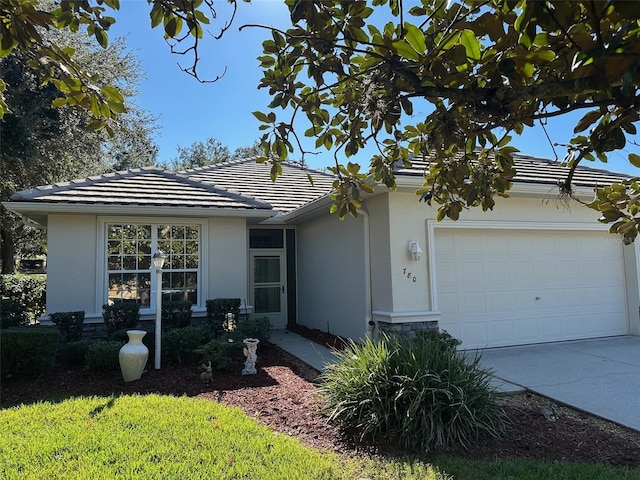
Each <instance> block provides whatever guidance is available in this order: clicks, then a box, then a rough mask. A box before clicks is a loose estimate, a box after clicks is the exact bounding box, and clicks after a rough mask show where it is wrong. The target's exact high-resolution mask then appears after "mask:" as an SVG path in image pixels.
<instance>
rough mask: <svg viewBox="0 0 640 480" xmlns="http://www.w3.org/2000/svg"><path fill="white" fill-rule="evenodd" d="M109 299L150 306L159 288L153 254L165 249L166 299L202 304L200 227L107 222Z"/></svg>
mask: <svg viewBox="0 0 640 480" xmlns="http://www.w3.org/2000/svg"><path fill="white" fill-rule="evenodd" d="M106 234H107V285H108V287H107V301H108V303H109V304H112V303H114V302H118V301H127V302H136V303H138V304H139V305H140V307H141V308H149V307H150V305H151V294H152V292H154V291H155V290H156V285H155V283H156V276H155V275H154V271H153V262H152V259H151V257H152V255H153V253H154V252H156V251H157V250H158V249H159V250H162V251H163V252H164V253H165V255H167V259H166V261H165V264H164V267H163V268H162V301H163V302H168V301H176V300H189V301H190V302H191V303H192V304H194V305H197V304H198V285H199V273H200V226H199V225H157V224H125V223H117V224H115V223H114V224H107V226H106Z"/></svg>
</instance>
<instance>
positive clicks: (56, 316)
mask: <svg viewBox="0 0 640 480" xmlns="http://www.w3.org/2000/svg"><path fill="white" fill-rule="evenodd" d="M49 318H50V319H51V321H52V322H53V324H54V325H56V326H57V327H58V328H59V329H60V332H61V333H62V335H63V338H64V339H65V341H67V342H75V341H78V340H80V339H81V338H82V324H83V323H84V311H79V312H58V313H52V314H51V315H49Z"/></svg>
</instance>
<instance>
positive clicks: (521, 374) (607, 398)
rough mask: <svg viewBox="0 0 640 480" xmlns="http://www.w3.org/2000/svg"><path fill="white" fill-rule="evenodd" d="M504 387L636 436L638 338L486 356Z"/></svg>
mask: <svg viewBox="0 0 640 480" xmlns="http://www.w3.org/2000/svg"><path fill="white" fill-rule="evenodd" d="M481 364H482V366H484V367H489V368H491V369H493V370H494V372H495V376H496V377H497V378H498V379H499V380H502V381H504V382H506V383H507V384H512V385H515V387H516V388H517V387H523V388H526V389H527V390H531V391H532V392H535V393H538V394H540V395H544V396H545V397H549V398H552V399H553V400H556V401H558V402H561V403H564V404H566V405H570V406H572V407H574V408H577V409H579V410H583V411H585V412H588V413H592V414H594V415H597V416H599V417H602V418H605V419H607V420H611V421H614V422H616V423H619V424H621V425H625V426H627V427H630V428H633V429H634V430H638V431H640V337H631V336H628V337H613V338H604V339H597V340H581V341H575V342H561V343H551V344H542V345H531V346H523V347H508V348H494V349H488V350H485V351H484V353H483V355H482V360H481Z"/></svg>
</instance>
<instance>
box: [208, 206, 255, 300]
mask: <svg viewBox="0 0 640 480" xmlns="http://www.w3.org/2000/svg"><path fill="white" fill-rule="evenodd" d="M208 230H209V240H208V243H207V245H208V259H207V261H208V265H209V275H208V278H209V282H208V286H207V290H206V291H207V295H206V298H205V299H204V300H207V299H213V298H241V299H242V300H247V291H248V284H247V272H248V270H247V251H248V248H247V225H246V221H245V219H243V218H212V219H209V225H208ZM247 301H248V300H247Z"/></svg>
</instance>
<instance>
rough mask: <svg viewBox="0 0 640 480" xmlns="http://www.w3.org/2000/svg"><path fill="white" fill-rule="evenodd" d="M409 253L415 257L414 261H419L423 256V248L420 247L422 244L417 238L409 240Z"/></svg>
mask: <svg viewBox="0 0 640 480" xmlns="http://www.w3.org/2000/svg"><path fill="white" fill-rule="evenodd" d="M409 253H410V254H411V258H413V261H414V262H419V261H420V259H421V258H422V248H420V244H419V243H418V241H417V240H410V241H409Z"/></svg>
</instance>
